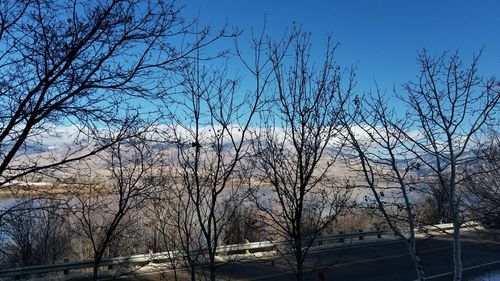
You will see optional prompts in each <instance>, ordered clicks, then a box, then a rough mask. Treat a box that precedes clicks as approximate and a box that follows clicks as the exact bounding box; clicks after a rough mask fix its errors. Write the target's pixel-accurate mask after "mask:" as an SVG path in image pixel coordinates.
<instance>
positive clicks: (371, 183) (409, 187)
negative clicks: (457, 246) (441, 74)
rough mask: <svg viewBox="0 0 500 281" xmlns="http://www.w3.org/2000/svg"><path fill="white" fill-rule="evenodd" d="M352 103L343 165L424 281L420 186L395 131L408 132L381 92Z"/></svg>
mask: <svg viewBox="0 0 500 281" xmlns="http://www.w3.org/2000/svg"><path fill="white" fill-rule="evenodd" d="M353 104H354V106H353V111H352V112H350V114H347V115H346V118H345V119H344V120H345V123H344V126H345V131H346V138H347V140H348V143H349V146H348V150H349V151H350V152H351V153H346V154H345V156H346V158H347V161H348V162H347V163H348V165H349V167H350V168H351V169H352V170H354V171H356V172H357V174H359V175H360V176H361V179H362V180H358V182H357V185H358V186H359V187H361V188H368V189H369V190H370V193H371V194H370V195H365V197H364V201H365V202H364V203H365V205H367V207H375V208H376V209H378V210H379V211H380V213H381V214H382V216H383V217H384V219H385V221H386V222H387V224H388V226H389V228H391V230H392V231H394V233H395V234H396V235H397V236H399V237H401V239H402V241H404V243H405V244H406V246H407V248H408V252H409V253H410V255H411V257H412V259H413V263H414V266H415V270H416V274H417V278H418V280H425V271H424V265H423V263H422V259H421V256H420V254H419V249H418V241H417V238H416V232H417V230H418V221H417V217H416V210H415V209H416V206H415V204H416V200H417V198H418V195H415V193H416V192H415V190H416V189H417V188H418V187H419V180H418V171H419V169H420V166H419V164H418V162H416V161H415V159H414V158H413V157H408V155H407V152H408V151H407V150H406V149H405V148H404V145H403V144H402V142H403V141H404V139H405V136H404V135H403V133H402V132H401V131H400V130H401V129H403V128H404V129H408V127H407V126H408V122H406V121H405V120H404V119H403V120H396V116H395V114H394V111H393V110H392V109H390V106H389V105H388V104H389V103H388V102H387V100H386V99H384V98H383V97H382V96H381V95H380V94H377V95H375V96H367V97H366V98H360V97H358V96H357V97H356V98H355V99H354V100H353ZM394 124H398V126H399V127H398V128H396V127H395V126H394ZM412 193H413V196H412Z"/></svg>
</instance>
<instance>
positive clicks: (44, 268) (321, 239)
mask: <svg viewBox="0 0 500 281" xmlns="http://www.w3.org/2000/svg"><path fill="white" fill-rule="evenodd" d="M382 235H394V234H393V232H392V231H386V230H377V231H366V232H362V231H361V232H354V233H340V234H337V235H330V236H318V237H316V239H315V242H317V243H322V245H323V246H325V245H328V243H332V242H340V243H342V242H344V241H345V240H344V239H348V238H355V239H359V240H363V239H364V237H366V236H377V237H378V238H382ZM289 244H290V243H289V241H287V240H277V241H261V242H252V243H245V244H233V245H223V246H219V247H217V250H216V252H217V253H226V254H227V253H229V252H239V251H241V252H244V251H254V252H259V251H258V250H262V251H268V250H269V248H275V247H280V246H286V245H289ZM331 245H335V244H331ZM197 252H199V251H197ZM183 256H185V253H183V252H180V251H171V252H161V253H149V254H140V255H131V256H128V257H116V258H104V259H103V260H102V261H101V262H100V263H99V266H112V265H119V264H141V263H143V264H144V263H149V262H155V261H166V260H169V259H172V258H181V257H183ZM93 266H94V261H76V262H66V263H58V264H47V265H36V266H27V267H18V268H8V269H0V278H2V277H16V276H25V275H31V274H39V273H49V272H60V271H63V272H64V273H65V274H67V273H68V271H69V270H76V269H85V268H92V267H93Z"/></svg>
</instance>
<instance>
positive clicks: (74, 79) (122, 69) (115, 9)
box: [0, 0, 225, 190]
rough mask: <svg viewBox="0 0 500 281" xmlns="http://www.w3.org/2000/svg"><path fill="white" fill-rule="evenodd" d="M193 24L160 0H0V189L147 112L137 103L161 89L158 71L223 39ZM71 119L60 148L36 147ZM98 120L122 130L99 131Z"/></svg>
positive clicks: (69, 158)
mask: <svg viewBox="0 0 500 281" xmlns="http://www.w3.org/2000/svg"><path fill="white" fill-rule="evenodd" d="M194 23H195V22H194V21H193V22H187V21H185V20H184V19H183V18H182V17H181V10H180V8H177V7H176V5H175V4H174V3H173V2H169V1H163V0H159V1H154V0H151V1H150V0H137V1H136V0H105V1H92V2H88V1H82V0H71V1H17V0H5V1H2V2H1V3H0V77H1V78H0V85H1V87H0V107H1V111H0V155H1V156H0V188H2V189H4V190H7V189H12V188H13V185H12V184H13V183H15V181H16V180H22V179H23V178H24V177H25V176H27V175H29V174H32V173H36V172H46V173H48V170H49V169H53V168H57V167H60V166H61V165H63V164H67V163H70V162H73V161H79V160H81V159H83V158H85V157H87V156H90V155H95V154H97V153H98V152H100V151H102V150H103V149H105V148H106V147H108V146H110V145H113V144H114V143H116V142H118V141H120V140H122V139H124V138H127V137H129V132H130V131H131V130H130V128H131V126H133V123H134V122H135V121H137V120H138V118H137V115H138V114H139V113H141V114H142V115H144V114H145V113H146V110H144V109H143V110H139V109H138V107H139V106H138V104H139V105H140V104H141V103H143V104H145V103H148V102H150V101H151V100H152V99H153V98H155V97H158V96H159V95H160V96H161V94H162V93H160V91H158V90H156V89H158V87H157V86H158V85H160V84H161V83H164V81H166V80H164V78H165V71H166V72H169V71H177V70H178V69H179V68H182V67H183V65H184V62H183V61H184V60H185V59H187V58H189V57H191V56H192V54H193V52H194V51H195V50H197V49H198V48H200V47H203V46H205V45H207V44H210V43H211V42H213V41H214V40H216V39H217V38H220V37H222V36H225V33H224V31H221V32H220V33H217V34H215V35H214V36H211V35H209V29H208V28H206V29H202V30H200V31H195V30H194V27H195V26H196V25H195V24H194ZM144 98H146V99H144ZM134 111H135V113H134V114H130V115H127V114H124V112H129V113H130V112H134ZM70 125H71V126H72V127H73V128H74V131H75V136H73V138H72V139H66V142H67V143H66V144H65V145H67V147H60V148H64V149H63V150H64V151H63V152H60V153H58V154H57V155H53V154H50V153H49V154H47V153H46V154H40V153H38V152H41V151H45V150H44V149H45V148H44V147H45V146H46V143H45V140H46V139H48V138H49V137H59V136H60V132H58V129H60V128H61V127H66V126H70ZM104 125H106V126H107V127H110V128H112V129H113V130H114V131H115V132H121V133H122V134H115V138H113V139H105V138H102V136H101V135H100V128H101V127H103V126H104ZM72 140H74V141H73V142H72ZM33 151H34V152H37V153H35V154H33V153H31V152H33ZM9 184H10V185H9Z"/></svg>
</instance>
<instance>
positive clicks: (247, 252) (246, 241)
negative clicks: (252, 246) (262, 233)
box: [244, 239, 250, 255]
mask: <svg viewBox="0 0 500 281" xmlns="http://www.w3.org/2000/svg"><path fill="white" fill-rule="evenodd" d="M244 242H245V244H248V243H250V241H248V239H244ZM245 254H247V255H248V254H250V250H248V249H247V250H245Z"/></svg>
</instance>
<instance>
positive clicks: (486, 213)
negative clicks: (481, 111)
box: [464, 131, 500, 229]
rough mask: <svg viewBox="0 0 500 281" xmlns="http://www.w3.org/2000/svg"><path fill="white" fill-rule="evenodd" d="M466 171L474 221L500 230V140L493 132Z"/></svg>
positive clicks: (467, 197)
mask: <svg viewBox="0 0 500 281" xmlns="http://www.w3.org/2000/svg"><path fill="white" fill-rule="evenodd" d="M474 156H475V157H476V159H475V161H472V162H471V164H470V165H469V168H468V169H467V170H466V172H465V174H466V180H465V182H464V185H465V191H464V192H465V199H464V202H465V204H466V206H467V209H468V210H469V211H470V212H471V213H472V214H471V215H472V218H474V219H477V220H478V221H480V222H481V223H482V224H483V225H484V226H485V227H490V228H494V229H498V228H500V136H499V135H498V132H495V131H492V132H489V133H488V136H486V137H485V138H484V141H483V143H482V144H481V145H480V146H479V147H478V148H477V149H476V151H475V153H474Z"/></svg>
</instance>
